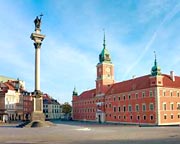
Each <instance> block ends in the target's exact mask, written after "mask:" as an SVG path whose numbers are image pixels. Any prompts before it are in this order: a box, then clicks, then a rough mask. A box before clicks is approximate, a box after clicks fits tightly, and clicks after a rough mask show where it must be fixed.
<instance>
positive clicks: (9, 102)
mask: <svg viewBox="0 0 180 144" xmlns="http://www.w3.org/2000/svg"><path fill="white" fill-rule="evenodd" d="M4 80H5V79H4ZM0 88H1V89H0V90H1V100H2V101H3V104H2V105H1V120H2V121H3V122H6V121H8V120H22V119H23V95H22V94H21V91H22V89H24V82H23V81H20V80H8V81H6V82H1V83H0Z"/></svg>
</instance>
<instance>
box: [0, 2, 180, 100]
mask: <svg viewBox="0 0 180 144" xmlns="http://www.w3.org/2000/svg"><path fill="white" fill-rule="evenodd" d="M40 13H43V14H44V16H43V18H42V25H41V29H42V31H41V32H42V34H45V35H46V38H45V39H44V41H43V44H42V48H41V90H42V91H43V92H45V93H48V94H50V95H51V96H52V97H54V98H56V99H58V100H59V101H60V102H61V103H62V102H66V101H67V102H71V96H72V91H73V88H74V86H76V88H77V91H78V93H81V92H82V91H84V90H88V89H91V88H94V87H95V79H96V64H97V63H98V55H99V53H100V52H101V50H102V48H103V47H102V46H103V45H102V44H103V29H105V31H106V45H107V48H108V50H109V52H110V54H111V58H112V62H113V64H114V66H115V80H116V81H117V82H119V81H124V80H128V79H131V78H132V76H133V75H136V76H137V77H139V76H143V75H146V74H150V70H151V67H152V66H153V63H154V54H153V51H156V54H157V61H158V65H159V66H160V67H161V71H162V73H165V74H169V71H171V70H173V71H174V72H175V74H176V75H180V66H179V64H180V28H179V27H180V1H178V0H126V1H125V0H16V1H14V0H0V28H1V31H0V32H1V35H0V51H1V54H0V61H1V67H0V75H5V76H9V77H12V78H19V79H21V80H24V81H25V83H26V89H27V90H28V91H33V90H34V51H35V50H34V46H33V41H32V40H31V39H30V35H31V33H32V32H33V31H34V23H33V21H34V19H35V17H36V16H37V15H39V14H40Z"/></svg>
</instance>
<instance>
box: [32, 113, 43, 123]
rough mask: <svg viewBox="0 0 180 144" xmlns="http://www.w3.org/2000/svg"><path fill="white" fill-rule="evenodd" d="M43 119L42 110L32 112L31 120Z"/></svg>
mask: <svg viewBox="0 0 180 144" xmlns="http://www.w3.org/2000/svg"><path fill="white" fill-rule="evenodd" d="M37 120H39V121H45V115H44V113H42V112H32V114H31V121H37Z"/></svg>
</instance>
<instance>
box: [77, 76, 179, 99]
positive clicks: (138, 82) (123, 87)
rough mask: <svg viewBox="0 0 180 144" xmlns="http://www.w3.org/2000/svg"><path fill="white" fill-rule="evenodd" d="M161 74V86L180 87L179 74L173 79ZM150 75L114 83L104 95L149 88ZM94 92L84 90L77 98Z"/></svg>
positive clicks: (92, 95)
mask: <svg viewBox="0 0 180 144" xmlns="http://www.w3.org/2000/svg"><path fill="white" fill-rule="evenodd" d="M162 76H163V87H171V88H180V77H179V76H175V81H172V79H171V77H170V76H169V75H166V74H162ZM150 77H151V75H145V76H142V77H137V78H134V79H130V80H127V81H122V82H118V83H115V84H113V85H112V86H111V88H110V89H109V90H108V91H107V93H106V95H111V94H117V93H123V92H130V91H134V90H140V89H146V88H150V87H151V86H150ZM95 94H96V89H91V90H88V91H85V92H83V93H82V94H80V95H79V96H78V100H81V99H89V98H93V97H95Z"/></svg>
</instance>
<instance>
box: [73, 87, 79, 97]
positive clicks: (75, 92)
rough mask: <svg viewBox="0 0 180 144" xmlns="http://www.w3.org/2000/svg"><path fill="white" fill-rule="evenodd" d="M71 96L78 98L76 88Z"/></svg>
mask: <svg viewBox="0 0 180 144" xmlns="http://www.w3.org/2000/svg"><path fill="white" fill-rule="evenodd" d="M73 96H78V92H77V90H76V87H74V90H73Z"/></svg>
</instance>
